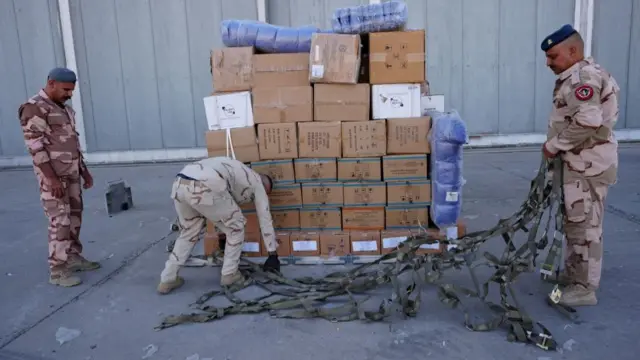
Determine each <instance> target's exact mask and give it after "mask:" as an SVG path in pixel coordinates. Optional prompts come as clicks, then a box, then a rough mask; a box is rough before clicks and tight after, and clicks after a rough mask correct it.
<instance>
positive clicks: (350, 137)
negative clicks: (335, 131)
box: [342, 120, 387, 158]
mask: <svg viewBox="0 0 640 360" xmlns="http://www.w3.org/2000/svg"><path fill="white" fill-rule="evenodd" d="M386 154H387V127H386V121H385V120H370V121H357V122H343V123H342V156H343V157H346V158H347V157H349V158H354V157H368V156H384V155H386Z"/></svg>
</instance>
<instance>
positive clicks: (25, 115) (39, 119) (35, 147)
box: [18, 104, 58, 179]
mask: <svg viewBox="0 0 640 360" xmlns="http://www.w3.org/2000/svg"><path fill="white" fill-rule="evenodd" d="M18 116H19V118H20V126H21V127H22V133H23V136H24V142H25V145H26V146H27V151H28V152H29V155H31V157H32V158H33V163H34V165H35V166H37V167H38V168H40V170H41V171H42V173H43V174H44V176H46V177H47V178H48V179H57V178H58V176H57V175H56V173H55V171H53V167H51V159H50V158H49V153H48V152H47V150H46V149H45V147H44V142H45V141H46V137H45V133H46V132H47V130H48V129H49V125H48V124H47V121H46V120H45V119H44V115H43V114H42V111H41V110H40V108H39V107H38V106H37V105H35V104H25V105H23V106H21V107H20V109H19V110H18Z"/></svg>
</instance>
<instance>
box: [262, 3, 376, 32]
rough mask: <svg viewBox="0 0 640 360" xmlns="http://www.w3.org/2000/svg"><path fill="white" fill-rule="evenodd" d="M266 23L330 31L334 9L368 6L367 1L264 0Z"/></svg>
mask: <svg viewBox="0 0 640 360" xmlns="http://www.w3.org/2000/svg"><path fill="white" fill-rule="evenodd" d="M266 1H267V17H268V19H267V21H268V22H270V23H272V24H275V25H284V26H304V25H315V26H318V27H320V28H323V29H331V17H332V16H333V11H334V10H335V9H336V8H340V7H348V6H356V5H361V4H368V3H369V1H368V0H266Z"/></svg>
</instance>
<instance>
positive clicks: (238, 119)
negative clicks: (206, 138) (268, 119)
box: [203, 91, 253, 130]
mask: <svg viewBox="0 0 640 360" xmlns="http://www.w3.org/2000/svg"><path fill="white" fill-rule="evenodd" d="M203 100H204V112H205V114H206V116H207V124H208V126H209V130H221V129H233V128H239V127H247V126H253V106H252V104H251V92H249V91H241V92H234V93H226V94H217V95H212V96H207V97H205V98H204V99H203Z"/></svg>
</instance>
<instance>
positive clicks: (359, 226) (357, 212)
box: [342, 207, 384, 230]
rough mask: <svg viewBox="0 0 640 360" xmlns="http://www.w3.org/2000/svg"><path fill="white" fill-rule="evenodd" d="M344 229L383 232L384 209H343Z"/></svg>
mask: <svg viewBox="0 0 640 360" xmlns="http://www.w3.org/2000/svg"><path fill="white" fill-rule="evenodd" d="M342 229H344V230H383V229H384V208H383V207H375V208H374V207H371V208H368V207H367V208H363V207H355V208H346V207H345V208H342Z"/></svg>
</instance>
